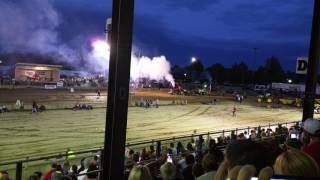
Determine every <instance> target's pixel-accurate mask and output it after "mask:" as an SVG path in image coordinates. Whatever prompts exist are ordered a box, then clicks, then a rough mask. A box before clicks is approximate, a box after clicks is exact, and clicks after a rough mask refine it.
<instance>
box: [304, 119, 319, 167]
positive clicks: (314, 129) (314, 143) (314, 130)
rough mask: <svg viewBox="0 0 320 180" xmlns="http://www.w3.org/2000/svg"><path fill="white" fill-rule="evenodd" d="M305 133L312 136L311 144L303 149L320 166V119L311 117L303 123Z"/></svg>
mask: <svg viewBox="0 0 320 180" xmlns="http://www.w3.org/2000/svg"><path fill="white" fill-rule="evenodd" d="M302 128H303V131H304V133H307V134H308V135H309V137H310V142H309V144H306V145H304V146H303V147H302V148H301V150H302V151H303V152H305V153H307V154H308V155H310V156H311V157H312V158H313V159H314V160H315V161H316V162H317V163H318V165H319V166H320V120H317V119H312V118H309V119H307V120H306V121H305V122H303V125H302Z"/></svg>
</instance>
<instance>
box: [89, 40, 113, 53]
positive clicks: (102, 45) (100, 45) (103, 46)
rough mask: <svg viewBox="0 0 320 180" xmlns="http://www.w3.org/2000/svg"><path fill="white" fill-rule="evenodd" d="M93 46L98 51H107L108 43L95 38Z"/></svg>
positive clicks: (108, 48)
mask: <svg viewBox="0 0 320 180" xmlns="http://www.w3.org/2000/svg"><path fill="white" fill-rule="evenodd" d="M92 46H93V48H94V49H95V50H97V51H99V52H103V51H109V50H110V47H109V44H108V43H106V42H105V41H102V40H97V41H95V42H93V44H92Z"/></svg>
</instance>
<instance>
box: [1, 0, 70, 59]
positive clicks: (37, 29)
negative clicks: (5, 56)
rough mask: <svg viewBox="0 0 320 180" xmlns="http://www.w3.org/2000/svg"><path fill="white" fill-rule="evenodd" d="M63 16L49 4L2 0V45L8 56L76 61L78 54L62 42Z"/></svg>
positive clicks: (45, 1)
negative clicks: (32, 55)
mask: <svg viewBox="0 0 320 180" xmlns="http://www.w3.org/2000/svg"><path fill="white" fill-rule="evenodd" d="M60 23H61V18H60V17H59V14H58V13H57V11H56V10H55V9H54V7H53V6H52V4H51V3H50V1H49V0H19V1H13V0H1V1H0V24H1V26H0V45H1V47H2V50H3V51H5V52H19V53H25V52H32V53H39V54H51V55H56V56H57V57H59V58H61V59H62V60H67V61H73V60H75V59H76V53H75V52H74V50H72V49H71V48H70V47H68V46H67V45H65V44H63V43H61V42H60V41H59V38H58V32H57V28H58V27H59V25H60Z"/></svg>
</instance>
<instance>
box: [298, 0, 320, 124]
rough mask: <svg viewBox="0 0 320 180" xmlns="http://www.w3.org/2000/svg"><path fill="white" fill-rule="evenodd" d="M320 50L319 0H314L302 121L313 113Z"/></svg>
mask: <svg viewBox="0 0 320 180" xmlns="http://www.w3.org/2000/svg"><path fill="white" fill-rule="evenodd" d="M319 50H320V1H319V0H314V7H313V21H312V31H311V40H310V48H309V62H308V71H307V80H306V90H305V98H304V105H303V117H302V121H305V120H306V119H308V118H312V117H313V114H314V102H315V101H314V99H315V95H316V88H317V74H318V65H319Z"/></svg>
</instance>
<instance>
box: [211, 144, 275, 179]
mask: <svg viewBox="0 0 320 180" xmlns="http://www.w3.org/2000/svg"><path fill="white" fill-rule="evenodd" d="M262 154H263V156H262ZM272 163H273V162H272V158H271V155H270V154H269V152H268V150H267V149H266V147H265V146H264V145H263V144H261V143H258V142H254V141H252V140H250V139H246V140H237V141H235V142H234V143H231V144H229V145H228V146H227V149H226V156H225V159H224V161H223V163H222V164H221V165H220V166H219V168H218V170H217V173H216V176H215V179H226V178H227V175H228V171H229V170H230V169H232V168H233V167H235V166H243V165H246V164H251V165H253V166H254V167H255V168H256V169H257V172H259V171H260V169H262V168H264V167H266V166H271V165H272Z"/></svg>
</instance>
